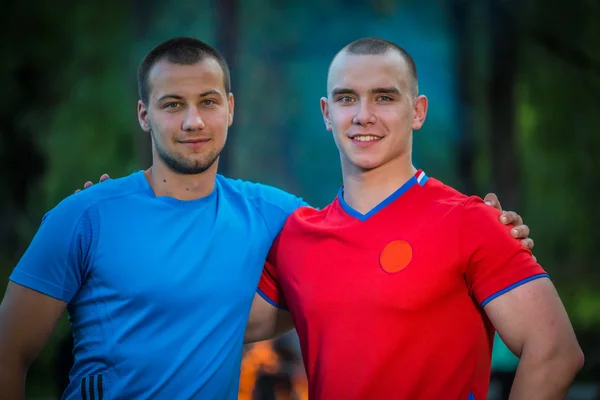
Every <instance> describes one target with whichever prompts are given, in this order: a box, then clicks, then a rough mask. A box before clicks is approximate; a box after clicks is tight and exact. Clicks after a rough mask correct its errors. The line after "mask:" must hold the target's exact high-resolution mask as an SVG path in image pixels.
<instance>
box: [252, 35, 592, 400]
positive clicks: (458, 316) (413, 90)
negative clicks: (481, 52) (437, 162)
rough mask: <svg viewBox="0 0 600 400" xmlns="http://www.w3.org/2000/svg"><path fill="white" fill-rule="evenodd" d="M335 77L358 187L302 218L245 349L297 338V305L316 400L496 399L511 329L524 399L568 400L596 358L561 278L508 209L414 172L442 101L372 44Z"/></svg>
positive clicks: (336, 132) (408, 62)
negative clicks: (415, 151)
mask: <svg viewBox="0 0 600 400" xmlns="http://www.w3.org/2000/svg"><path fill="white" fill-rule="evenodd" d="M327 81H328V83H327V97H326V98H323V99H321V108H322V112H323V117H324V120H325V124H326V126H327V129H328V131H330V132H332V134H333V138H334V140H335V142H336V145H337V147H338V149H339V151H340V157H341V164H342V173H343V187H342V188H341V189H340V191H339V194H338V196H337V198H336V199H335V200H334V201H333V202H332V203H331V204H330V205H328V206H327V207H325V208H323V209H321V210H315V209H312V208H308V207H302V208H300V209H298V210H296V211H295V212H294V213H293V214H292V215H291V216H290V217H289V219H288V220H287V222H286V225H285V227H284V228H283V230H282V231H281V233H280V234H279V236H278V237H277V239H276V241H275V243H274V244H273V247H272V248H271V251H270V254H269V258H268V262H267V265H266V268H265V270H264V272H263V276H262V278H261V281H260V285H259V294H260V296H262V298H263V299H264V300H260V299H257V300H255V303H254V306H253V310H252V315H251V318H250V324H249V326H248V330H247V334H246V339H247V340H258V339H262V338H266V337H269V336H271V335H273V334H274V333H276V332H277V331H278V329H279V328H281V327H286V323H287V322H288V318H289V316H288V315H287V312H286V311H282V310H284V309H288V310H289V312H290V314H291V317H292V318H293V322H294V324H295V327H296V330H297V332H298V336H299V338H300V344H301V347H302V354H303V358H304V363H305V367H306V370H307V375H308V379H309V386H310V389H309V395H310V398H311V399H313V400H319V399H344V400H352V399H357V400H358V399H361V400H364V399H374V400H375V399H377V400H379V399H410V400H417V399H460V400H467V399H476V400H483V399H485V398H486V396H487V391H488V384H489V378H490V365H491V351H492V343H493V335H494V332H495V330H497V331H498V333H499V334H500V336H501V337H502V339H503V340H504V342H505V343H506V344H507V345H508V347H509V348H510V349H511V350H512V351H513V352H514V353H515V354H517V355H518V356H520V364H519V367H518V370H517V374H516V379H515V381H514V385H513V388H512V393H511V396H512V397H511V398H513V399H528V400H531V399H558V398H563V396H564V395H565V394H566V391H567V388H568V386H569V384H570V383H571V381H572V379H573V377H574V375H575V374H576V372H577V371H578V370H579V368H581V366H582V363H583V354H582V352H581V350H580V348H579V345H578V343H577V340H576V338H575V335H574V333H573V329H572V327H571V324H570V322H569V319H568V316H567V314H566V312H565V309H564V307H563V305H562V303H561V301H560V298H559V297H558V295H557V293H556V290H555V288H554V286H553V285H552V283H551V282H550V280H549V279H548V275H547V274H546V272H545V271H544V270H543V269H542V267H541V266H540V265H538V264H537V262H536V260H535V259H534V258H533V257H532V255H531V252H530V251H529V250H527V249H525V248H523V247H522V246H520V245H519V242H518V241H517V240H514V239H513V238H511V236H510V234H509V230H510V227H506V226H504V225H503V224H501V223H500V222H499V221H498V217H499V211H497V210H495V209H494V208H492V207H488V206H486V205H485V204H484V202H483V201H482V200H481V199H479V198H477V197H468V196H466V195H463V194H461V193H459V192H457V191H456V190H454V189H452V188H451V187H448V186H446V185H444V184H443V183H442V182H440V181H438V180H436V179H433V178H428V177H427V176H426V175H425V173H424V172H423V171H421V170H417V169H416V168H415V167H414V166H413V164H412V159H411V153H412V135H413V130H418V129H420V128H421V126H422V125H423V123H424V121H425V117H426V113H427V106H428V104H427V98H426V97H425V96H422V95H418V84H417V72H416V67H415V64H414V61H413V60H412V58H411V57H410V55H408V54H407V53H406V51H404V50H403V49H401V48H400V47H398V46H397V45H395V44H393V43H390V42H387V41H384V40H381V39H373V38H368V39H361V40H358V41H356V42H354V43H351V44H350V45H348V46H346V47H345V48H344V49H343V50H342V51H340V52H339V53H338V54H337V55H336V57H335V58H334V60H333V61H332V63H331V66H330V69H329V75H328V80H327ZM273 306H275V307H273Z"/></svg>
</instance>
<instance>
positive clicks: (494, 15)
mask: <svg viewBox="0 0 600 400" xmlns="http://www.w3.org/2000/svg"><path fill="white" fill-rule="evenodd" d="M517 10H518V7H517V5H516V4H514V3H513V2H511V1H505V0H489V3H488V11H489V18H488V20H489V23H490V33H491V35H490V40H491V55H490V56H491V57H490V66H491V76H490V88H489V92H488V95H489V98H488V105H489V107H490V116H491V120H490V144H491V162H492V181H493V188H494V190H495V191H496V193H497V194H498V197H499V198H500V201H501V203H502V206H503V208H504V209H514V208H515V207H516V206H517V204H518V193H519V187H520V182H521V180H520V173H519V170H520V165H519V157H518V146H517V141H516V129H515V116H516V112H515V86H516V72H517V61H518V30H517V18H516V11H517Z"/></svg>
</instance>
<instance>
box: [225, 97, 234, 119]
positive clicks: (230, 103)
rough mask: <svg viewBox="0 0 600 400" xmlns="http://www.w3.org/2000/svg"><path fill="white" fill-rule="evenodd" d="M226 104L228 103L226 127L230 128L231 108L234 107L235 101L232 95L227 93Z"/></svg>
mask: <svg viewBox="0 0 600 400" xmlns="http://www.w3.org/2000/svg"><path fill="white" fill-rule="evenodd" d="M227 103H229V111H228V114H229V115H228V120H229V121H228V124H227V126H231V124H233V108H234V106H235V100H234V98H233V93H229V96H227Z"/></svg>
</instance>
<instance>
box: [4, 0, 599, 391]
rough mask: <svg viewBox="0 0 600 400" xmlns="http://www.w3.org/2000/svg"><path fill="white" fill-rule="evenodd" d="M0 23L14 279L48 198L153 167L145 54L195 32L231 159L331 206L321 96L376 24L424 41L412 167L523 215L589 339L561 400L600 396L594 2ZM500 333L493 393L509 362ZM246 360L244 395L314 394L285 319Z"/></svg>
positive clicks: (227, 162) (40, 1)
mask: <svg viewBox="0 0 600 400" xmlns="http://www.w3.org/2000/svg"><path fill="white" fill-rule="evenodd" d="M0 32H2V38H3V40H2V41H1V42H0V57H1V61H0V79H1V81H2V85H1V87H2V96H0V105H1V106H0V155H1V157H0V165H1V168H0V190H1V194H2V196H0V203H1V206H0V278H1V279H2V282H3V284H6V282H7V277H8V275H9V274H10V272H11V270H12V268H13V267H14V265H15V263H16V262H17V261H18V259H19V257H20V256H21V254H22V253H23V251H24V249H25V248H26V246H27V245H28V243H29V241H30V239H31V238H32V236H33V234H34V233H35V231H36V229H37V227H38V226H39V223H40V220H41V217H42V215H43V214H44V213H45V212H46V211H47V210H48V209H50V208H51V207H53V206H54V205H56V204H57V203H58V202H59V201H60V200H61V199H63V198H64V197H66V196H69V195H70V194H71V193H72V192H73V191H74V190H75V189H77V188H79V187H81V186H82V185H83V183H84V182H85V181H86V180H97V179H98V177H99V176H100V175H101V174H102V173H109V174H110V175H111V176H112V177H119V176H122V175H125V174H129V173H130V172H132V171H133V170H138V169H144V168H146V167H148V166H149V163H150V146H149V143H150V142H149V137H148V135H146V134H144V133H143V132H142V131H141V129H140V128H139V126H138V124H137V119H136V113H135V110H136V102H137V94H136V93H137V92H136V69H137V66H138V64H139V62H140V60H141V58H142V57H143V56H144V54H145V53H146V52H147V51H149V50H150V49H151V48H152V47H154V46H155V45H157V44H158V43H160V42H162V41H164V40H166V39H169V38H171V37H174V36H182V35H186V36H194V37H197V38H199V39H201V40H204V41H206V42H208V43H210V44H212V45H214V46H216V47H217V48H218V49H219V50H220V51H221V52H222V53H223V54H224V55H225V57H226V58H227V60H228V62H229V63H230V66H231V69H232V79H233V92H234V94H235V96H236V114H235V121H234V125H233V127H232V129H231V131H230V138H229V142H228V145H227V150H226V152H225V154H224V155H223V157H222V161H221V166H220V168H221V173H223V174H225V175H228V176H232V177H237V178H243V179H248V180H253V181H260V182H262V183H266V184H271V185H275V186H279V187H281V188H283V189H286V190H288V191H291V192H293V193H295V194H298V195H300V196H302V197H304V198H305V199H306V200H307V201H309V202H310V203H311V204H313V205H315V206H323V205H325V204H327V203H328V202H329V201H331V200H332V199H333V198H334V196H335V195H336V193H337V190H338V188H339V185H340V183H341V180H340V170H339V166H338V162H339V158H338V154H337V151H336V148H335V146H334V143H333V140H332V139H331V137H330V135H329V134H328V133H327V132H326V131H325V129H324V126H323V122H322V118H321V115H320V111H319V98H320V97H321V96H322V95H324V94H325V81H326V73H327V67H328V63H329V61H330V60H331V58H332V57H333V55H334V54H335V53H336V52H337V51H338V50H339V49H340V48H341V47H342V46H344V45H345V44H347V43H349V42H350V41H353V40H355V39H357V38H360V37H363V36H378V37H382V38H385V39H388V40H392V41H394V42H396V43H398V44H399V45H401V46H403V47H405V48H406V49H407V50H408V51H409V52H410V53H411V54H412V55H413V56H414V58H415V60H416V63H417V67H418V70H419V76H420V89H421V92H422V93H423V94H426V95H427V96H428V97H429V100H430V112H429V116H428V119H427V122H426V124H425V127H424V128H423V129H422V130H421V131H419V132H416V134H415V142H414V146H415V151H414V158H415V162H416V165H417V166H418V167H419V168H423V169H424V170H425V171H426V172H427V173H428V175H430V176H434V177H436V178H438V179H441V180H443V181H445V182H446V183H448V184H450V185H452V186H455V187H456V188H458V189H460V190H462V191H464V192H466V193H469V194H477V195H480V196H483V195H485V194H486V193H487V192H489V191H494V192H496V193H497V194H498V195H499V197H500V200H501V202H502V204H503V206H504V208H506V209H514V210H517V211H518V212H519V213H520V214H521V215H522V216H523V217H524V219H525V222H526V223H527V224H528V225H529V226H530V227H531V229H532V237H533V238H534V239H535V243H536V246H535V255H536V256H537V258H538V260H539V261H540V263H541V264H542V265H543V266H544V267H545V268H546V269H547V270H548V271H549V273H550V274H551V276H552V278H553V281H554V283H555V285H556V286H557V288H558V290H559V293H560V294H561V297H562V299H563V301H564V303H565V305H566V307H567V310H568V312H569V315H570V317H571V319H572V322H573V324H574V326H575V328H576V331H577V335H578V337H579V340H580V343H581V345H582V347H583V349H584V352H585V354H586V365H585V368H584V369H583V371H582V372H581V373H580V374H579V376H578V377H577V382H576V385H575V386H574V388H573V390H572V391H571V394H570V398H571V399H599V398H600V388H599V384H600V267H599V263H598V260H599V259H600V246H599V245H598V244H599V243H600V211H599V207H600V205H599V198H600V186H599V183H600V113H599V112H598V111H599V110H600V2H599V1H598V0H571V1H566V0H545V1H541V0H521V1H516V0H437V1H418V0H370V1H367V0H364V1H360V0H329V1H316V0H315V1H306V0H303V1H300V0H286V1H274V0H221V1H219V0H212V1H209V0H204V1H198V0H195V1H192V0H180V1H178V2H161V1H156V0H144V1H142V0H130V1H119V0H105V1H104V2H100V1H98V2H94V1H89V0H88V1H80V2H72V1H65V0H54V1H53V2H48V1H45V0H22V1H16V0H4V1H3V2H2V3H1V5H0ZM69 338H70V332H69V327H68V322H67V320H66V318H64V319H63V320H62V321H61V322H60V324H59V326H58V329H57V331H56V333H55V335H54V336H53V338H52V341H51V342H50V343H49V345H48V346H47V348H46V349H45V350H44V352H43V353H42V355H41V356H40V358H39V359H38V360H37V361H36V362H35V364H34V365H33V367H32V368H31V370H30V373H29V376H28V398H31V399H56V398H59V393H60V390H61V387H62V385H63V384H64V382H65V379H68V376H67V375H66V374H68V368H69V366H70V362H71V357H72V356H71V353H70V351H71V347H70V346H71V343H70V339H69ZM496 343H497V345H496V348H495V349H494V376H493V382H492V385H491V389H490V397H489V398H490V399H501V398H504V396H503V395H502V394H501V390H502V385H503V382H508V384H510V379H511V376H512V374H513V373H514V368H515V367H516V360H515V359H514V357H512V355H511V354H510V352H508V350H506V348H505V347H503V346H502V343H501V342H499V341H497V342H496ZM141 345H143V344H141ZM348 359H349V360H352V349H351V348H349V349H348ZM349 362H350V361H349ZM356 362H360V361H358V360H357V361H356ZM0 367H1V366H0ZM242 369H243V370H242V381H241V387H240V399H248V400H250V399H253V400H254V399H261V400H263V399H264V400H266V399H292V398H297V399H305V398H306V392H305V390H306V387H305V381H304V375H303V373H304V372H303V368H302V364H301V360H300V359H299V354H298V349H297V342H296V340H295V337H294V334H293V333H292V334H290V335H286V336H285V337H283V338H282V339H280V340H277V341H274V342H268V343H260V344H258V345H255V346H249V347H248V348H247V352H246V358H245V359H244V364H243V366H242ZM289 388H292V391H295V393H296V394H295V395H292V394H291V393H290V390H289ZM294 396H295V397H294Z"/></svg>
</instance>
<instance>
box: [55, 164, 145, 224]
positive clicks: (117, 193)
mask: <svg viewBox="0 0 600 400" xmlns="http://www.w3.org/2000/svg"><path fill="white" fill-rule="evenodd" d="M141 178H143V172H141V171H140V172H135V173H133V174H131V175H128V176H126V177H123V178H118V179H109V180H107V181H105V182H101V183H98V184H95V185H94V186H92V187H90V188H87V189H84V190H82V191H80V192H77V193H74V194H72V195H70V196H68V197H66V198H65V199H63V200H62V201H61V202H59V203H58V204H57V205H56V206H55V207H54V208H52V209H51V210H50V211H49V212H48V213H47V214H46V217H48V216H53V217H55V218H66V217H71V218H73V217H78V216H82V215H84V214H85V213H86V212H88V211H89V210H90V209H94V208H96V207H97V206H98V205H99V204H101V203H102V202H105V201H109V200H112V199H119V198H125V197H127V196H129V195H133V194H136V193H139V192H142V191H144V190H145V189H144V186H143V184H142V183H143V182H142V181H141ZM46 217H45V218H46Z"/></svg>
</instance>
